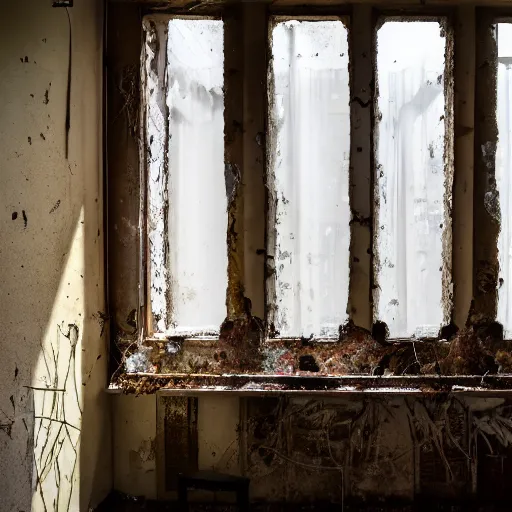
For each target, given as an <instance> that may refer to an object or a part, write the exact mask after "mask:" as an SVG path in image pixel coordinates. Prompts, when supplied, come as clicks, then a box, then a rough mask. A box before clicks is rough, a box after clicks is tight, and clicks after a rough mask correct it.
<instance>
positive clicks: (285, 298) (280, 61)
mask: <svg viewBox="0 0 512 512" xmlns="http://www.w3.org/2000/svg"><path fill="white" fill-rule="evenodd" d="M347 36H348V33H347V29H346V27H345V26H344V24H343V23H342V22H341V21H297V20H294V21H285V22H280V23H277V24H276V25H275V26H274V28H273V32H272V57H273V59H272V74H273V76H272V77H271V81H272V82H271V83H273V92H272V96H271V98H270V104H271V107H270V113H269V115H270V121H271V122H270V125H271V130H270V146H269V148H271V149H270V151H272V154H271V155H270V157H271V158H270V161H271V165H270V169H269V170H270V173H271V178H272V179H273V182H274V194H275V200H276V219H275V224H276V225H275V226H270V229H272V230H273V229H275V237H276V248H275V266H276V274H275V286H276V304H275V307H276V314H275V318H274V323H275V328H276V330H277V331H278V332H279V335H280V336H281V337H286V336H307V337H309V336H311V335H313V336H317V337H337V336H338V328H339V325H340V324H343V323H344V322H345V321H346V320H347V313H346V309H347V297H348V278H349V242H350V230H349V221H350V208H349V193H348V168H349V151H350V118H349V73H348V42H347Z"/></svg>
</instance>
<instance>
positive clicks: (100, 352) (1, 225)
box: [0, 0, 111, 512]
mask: <svg viewBox="0 0 512 512" xmlns="http://www.w3.org/2000/svg"><path fill="white" fill-rule="evenodd" d="M69 15H70V23H69V22H68V17H67V15H66V11H65V10H64V9H53V8H52V2H51V1H50V0H48V1H47V0H45V1H42V0H23V1H17V2H2V4H1V5H0V20H1V21H0V70H1V74H2V80H1V81H0V97H1V98H2V101H1V106H0V161H1V162H2V164H1V172H0V240H1V241H2V242H1V245H0V282H1V283H2V284H1V290H2V291H1V293H0V311H1V312H2V313H1V319H2V329H3V332H2V337H1V340H0V353H1V355H2V358H1V364H0V496H1V498H2V499H1V500H0V511H2V512H4V511H5V512H14V511H15V512H21V511H25V512H28V511H29V510H33V511H43V510H44V511H50V510H59V511H61V510H69V511H79V510H89V509H90V507H93V506H95V505H96V504H97V503H98V502H99V501H101V499H102V498H103V497H104V495H105V494H106V493H107V492H108V491H109V489H110V486H111V480H110V475H111V471H110V462H111V461H110V447H109V439H110V426H109V408H108V402H107V397H106V396H105V395H104V393H103V389H104V387H105V385H106V359H107V358H106V352H105V343H104V339H105V338H104V337H105V332H104V331H105V329H104V327H105V321H104V318H105V315H104V312H105V305H104V284H103V283H104V277H103V221H102V204H103V199H102V156H101V155H102V144H101V137H102V130H101V124H102V112H101V105H102V25H103V21H102V20H103V7H102V2H101V1H100V0H78V1H76V2H75V6H74V7H73V8H72V9H70V10H69ZM70 26H71V38H72V53H71V59H69V48H70V45H69V42H70V39H69V38H70ZM69 64H71V73H70V84H69V85H70V96H69V102H68V100H67V96H68V65H69ZM68 106H69V108H68ZM68 114H69V115H68ZM67 119H68V120H69V123H68V122H67ZM67 125H69V130H67ZM66 153H67V155H66ZM54 390H55V391H54Z"/></svg>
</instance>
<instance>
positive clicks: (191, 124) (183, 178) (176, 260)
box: [167, 19, 227, 333]
mask: <svg viewBox="0 0 512 512" xmlns="http://www.w3.org/2000/svg"><path fill="white" fill-rule="evenodd" d="M223 38H224V33H223V23H222V21H220V20H209V19H200V20H197V19H196V20H190V19H189V20H186V19H172V20H171V21H170V22H169V33H168V45H167V51H168V54H167V57H168V66H167V69H168V96H167V106H168V111H169V155H168V158H169V181H168V198H169V210H168V216H169V218H168V225H169V255H170V258H169V267H170V278H169V279H170V281H169V285H170V298H171V300H170V303H171V304H170V308H171V314H170V318H171V321H172V326H173V327H174V330H177V331H192V332H196V333H198V332H201V331H204V332H211V333H215V332H218V330H219V326H220V324H221V323H222V322H223V320H224V318H225V316H226V305H225V303H226V288H227V248H226V230H227V198H226V190H225V184H224V94H223V89H222V88H223V86H224V39H223Z"/></svg>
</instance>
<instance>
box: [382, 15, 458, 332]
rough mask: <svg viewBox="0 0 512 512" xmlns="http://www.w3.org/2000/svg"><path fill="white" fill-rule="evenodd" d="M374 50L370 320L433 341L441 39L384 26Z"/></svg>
mask: <svg viewBox="0 0 512 512" xmlns="http://www.w3.org/2000/svg"><path fill="white" fill-rule="evenodd" d="M377 45H378V46H377V51H378V53H377V73H378V86H379V98H378V108H379V111H380V114H381V118H380V121H379V123H378V127H377V129H378V138H377V144H378V145H377V161H378V167H377V176H376V185H377V191H376V193H377V194H378V199H379V202H378V208H377V217H376V224H375V233H376V245H377V254H378V261H379V266H378V269H377V279H378V289H377V290H376V293H375V298H376V301H375V302H376V306H377V309H376V316H377V319H378V320H381V321H383V322H385V323H386V324H387V326H388V328H389V332H390V337H391V338H397V337H410V336H416V337H430V336H437V335H438V333H439V328H440V326H441V325H442V324H443V322H444V320H445V314H444V307H443V304H442V293H443V265H444V263H443V242H444V240H445V237H446V236H449V234H450V233H449V230H450V226H449V222H447V219H446V217H445V216H446V215H447V214H449V212H447V211H446V206H445V191H446V190H450V194H451V186H449V182H450V177H449V176H447V175H446V171H445V122H444V119H445V93H444V87H445V79H446V77H445V76H444V73H445V70H444V68H445V38H444V37H443V35H442V33H441V27H440V24H439V23H438V22H430V21H425V22H424V21H412V22H392V21H390V22H386V23H385V24H384V25H383V26H382V27H381V28H380V30H379V31H378V34H377ZM450 197H451V195H450V196H449V199H448V201H451V199H450ZM447 230H448V231H447Z"/></svg>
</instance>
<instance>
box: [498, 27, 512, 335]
mask: <svg viewBox="0 0 512 512" xmlns="http://www.w3.org/2000/svg"><path fill="white" fill-rule="evenodd" d="M497 29H498V30H497V36H498V105H497V116H498V133H499V136H498V148H497V152H496V185H497V188H498V191H499V198H500V210H501V231H500V234H499V238H498V254H499V265H500V274H499V277H500V282H501V283H502V284H501V286H499V288H498V318H497V320H498V322H501V324H503V330H504V335H505V337H506V338H507V339H511V338H512V279H511V276H512V272H511V270H512V259H511V258H512V220H511V215H512V179H511V173H512V137H511V135H512V125H511V122H510V118H511V116H512V24H509V23H499V24H498V26H497Z"/></svg>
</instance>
